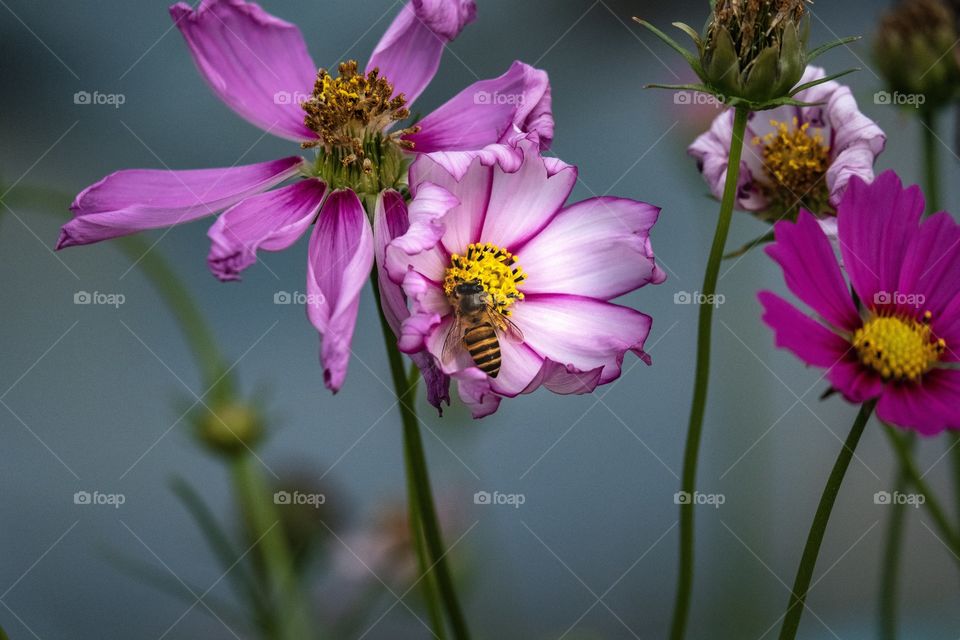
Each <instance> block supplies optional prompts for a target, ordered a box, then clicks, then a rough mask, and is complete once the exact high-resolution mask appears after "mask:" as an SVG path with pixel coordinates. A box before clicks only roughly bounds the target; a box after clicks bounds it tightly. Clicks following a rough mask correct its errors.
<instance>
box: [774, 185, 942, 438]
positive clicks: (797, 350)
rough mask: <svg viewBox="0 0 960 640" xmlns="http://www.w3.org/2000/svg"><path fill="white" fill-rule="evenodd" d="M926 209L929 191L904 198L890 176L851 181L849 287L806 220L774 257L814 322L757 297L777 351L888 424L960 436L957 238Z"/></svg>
mask: <svg viewBox="0 0 960 640" xmlns="http://www.w3.org/2000/svg"><path fill="white" fill-rule="evenodd" d="M923 209H924V200H923V195H922V194H921V192H920V189H919V188H918V187H916V186H912V187H909V188H907V189H904V188H903V186H902V185H901V183H900V179H899V178H898V177H897V175H896V174H895V173H894V172H893V171H887V172H885V173H883V174H881V175H880V176H879V177H878V178H877V179H876V181H875V182H874V183H873V184H869V185H868V184H867V183H866V182H864V181H863V180H861V179H860V178H858V177H854V178H853V179H852V180H851V181H850V184H849V186H848V188H847V192H846V193H845V194H844V197H843V199H842V200H841V202H840V206H839V208H838V216H837V223H838V227H839V229H838V233H839V238H838V240H839V245H840V253H841V257H842V259H843V263H844V265H845V271H846V273H847V275H848V276H849V279H850V283H849V285H848V284H847V282H846V281H845V280H844V277H843V272H842V271H841V269H840V267H839V265H838V263H837V259H836V257H835V255H834V251H833V249H832V248H831V244H830V242H829V241H828V239H827V236H826V235H825V234H824V232H823V231H822V230H821V229H820V227H819V226H818V225H817V223H816V221H815V219H814V217H813V216H812V215H811V214H810V213H809V212H807V211H802V212H801V213H800V216H799V218H798V220H797V221H796V222H795V223H794V222H788V221H782V222H778V223H777V224H776V225H775V227H774V230H775V233H776V242H775V244H772V245H770V246H769V247H768V248H767V253H768V254H769V255H770V257H772V258H773V259H774V260H776V261H777V263H779V264H780V266H781V267H782V268H783V272H784V277H785V278H786V282H787V286H788V287H789V288H790V290H791V291H792V292H793V294H794V295H796V296H797V297H798V298H799V299H800V300H802V301H803V302H804V303H806V304H807V305H809V306H810V307H811V308H812V309H813V311H814V312H815V314H816V315H815V316H814V317H810V316H808V315H806V314H805V313H803V312H801V311H800V310H798V309H796V308H795V307H794V306H793V305H791V304H789V303H788V302H786V301H784V300H783V299H782V298H780V297H779V296H777V295H775V294H773V293H770V292H768V291H765V292H761V293H760V295H759V297H760V301H761V303H762V304H763V306H764V308H765V310H766V313H765V314H764V316H763V319H764V321H765V322H766V323H767V325H769V326H770V327H771V328H772V329H773V330H774V333H775V334H776V343H777V346H779V347H783V348H786V349H789V350H790V351H792V352H793V353H794V354H795V355H796V356H797V357H799V358H800V359H801V360H803V361H804V362H806V363H807V364H809V365H813V366H817V367H825V368H827V369H828V371H827V374H826V376H827V379H828V380H829V381H830V383H831V384H832V386H833V387H834V388H835V389H836V390H838V391H840V392H841V393H842V394H843V395H844V397H846V398H847V400H849V401H851V402H856V403H862V402H866V401H868V400H873V399H878V400H879V402H878V404H877V415H878V416H879V417H880V419H881V420H885V421H887V422H890V423H893V424H896V425H899V426H901V427H906V428H910V429H915V430H917V431H919V432H920V433H922V434H925V435H931V434H936V433H939V432H940V431H943V430H944V429H947V428H960V416H958V414H957V406H960V370H958V369H957V368H956V363H957V362H958V361H960V356H958V355H957V352H956V351H954V348H955V346H956V345H958V344H960V227H958V225H957V224H956V223H955V222H954V221H953V219H952V218H951V217H950V215H949V214H948V213H945V212H941V213H937V214H935V215H933V216H930V217H929V218H927V219H925V220H923V222H921V216H922V215H923ZM851 286H852V287H853V291H854V292H855V294H856V298H854V297H853V295H852V294H851V292H850V287H851ZM856 300H859V301H860V308H858V304H857V302H856Z"/></svg>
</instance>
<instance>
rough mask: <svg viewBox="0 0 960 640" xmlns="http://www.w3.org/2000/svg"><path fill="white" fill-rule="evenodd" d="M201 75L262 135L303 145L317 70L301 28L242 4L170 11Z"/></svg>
mask: <svg viewBox="0 0 960 640" xmlns="http://www.w3.org/2000/svg"><path fill="white" fill-rule="evenodd" d="M170 15H171V16H172V17H173V20H174V23H175V24H176V26H177V28H179V29H180V33H182V34H183V37H184V39H185V40H186V41H187V46H188V47H189V48H190V53H191V55H192V56H193V61H194V62H195V63H196V65H197V69H198V70H199V71H200V75H201V76H203V78H204V80H206V81H207V83H208V84H209V85H210V88H211V89H213V92H214V93H216V94H217V96H218V97H219V98H220V99H221V100H223V101H224V102H225V103H226V104H227V105H228V106H229V107H230V108H231V109H233V110H234V111H236V112H237V113H238V114H240V116H242V117H243V118H245V119H246V120H248V121H250V122H252V123H253V124H255V125H257V126H258V127H260V128H261V129H263V130H264V131H267V132H269V133H272V134H274V135H277V136H280V137H282V138H287V139H289V140H296V141H304V140H313V139H316V137H317V135H316V134H315V133H314V132H313V131H311V130H310V129H308V128H307V127H306V126H305V125H304V124H303V115H304V114H303V109H301V107H300V103H301V102H303V101H304V100H307V99H309V97H310V95H311V93H312V89H313V82H314V79H315V77H316V74H317V68H316V66H314V64H313V60H312V59H311V58H310V54H309V53H308V52H307V45H306V43H304V41H303V36H302V35H301V34H300V29H298V28H297V26H296V25H293V24H290V23H289V22H285V21H283V20H281V19H279V18H276V17H274V16H272V15H270V14H269V13H267V12H266V11H264V10H263V9H261V8H260V7H259V6H258V5H256V4H254V3H250V2H244V0H203V2H201V4H200V6H199V7H198V8H197V9H191V7H190V5H188V4H186V3H185V2H178V3H177V4H175V5H173V6H172V7H170Z"/></svg>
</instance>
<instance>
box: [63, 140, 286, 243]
mask: <svg viewBox="0 0 960 640" xmlns="http://www.w3.org/2000/svg"><path fill="white" fill-rule="evenodd" d="M302 165H303V159H302V158H298V157H290V158H284V159H282V160H273V161H271V162H261V163H259V164H250V165H245V166H240V167H230V168H227V169H191V170H187V171H169V170H159V169H127V170H125V171H117V172H116V173H111V174H110V175H108V176H107V177H105V178H103V179H102V180H100V181H99V182H97V183H95V184H92V185H90V186H89V187H87V188H86V189H84V190H83V191H81V192H80V194H79V195H78V196H77V197H76V199H75V200H74V201H73V204H72V205H70V210H71V211H72V212H73V215H74V217H73V219H72V220H71V221H70V222H68V223H67V224H65V225H64V226H63V228H62V229H61V231H60V239H59V240H58V241H57V249H62V248H64V247H72V246H74V245H79V244H90V243H92V242H99V241H101V240H106V239H108V238H116V237H118V236H125V235H129V234H131V233H136V232H137V231H143V230H144V229H157V228H160V227H169V226H172V225H175V224H180V223H182V222H189V221H191V220H196V219H197V218H202V217H203V216H208V215H213V214H214V213H216V212H217V211H220V210H222V209H225V208H227V207H229V206H231V205H233V204H235V203H237V202H239V201H240V200H243V199H244V198H247V197H249V196H252V195H254V194H256V193H260V192H261V191H266V190H267V189H269V188H270V187H273V186H275V185H277V184H279V183H281V182H283V181H284V180H286V179H288V178H290V177H292V176H294V175H296V174H297V173H298V172H299V171H300V168H301V166H302Z"/></svg>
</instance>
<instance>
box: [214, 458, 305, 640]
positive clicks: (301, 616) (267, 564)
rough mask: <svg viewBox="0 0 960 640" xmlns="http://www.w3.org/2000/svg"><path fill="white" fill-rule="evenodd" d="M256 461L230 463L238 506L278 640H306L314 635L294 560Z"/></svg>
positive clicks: (250, 459)
mask: <svg viewBox="0 0 960 640" xmlns="http://www.w3.org/2000/svg"><path fill="white" fill-rule="evenodd" d="M256 464H257V461H256V459H255V458H254V457H253V456H252V455H250V454H249V453H246V452H244V453H242V454H239V455H238V456H236V457H235V458H234V459H233V460H232V461H231V468H230V470H231V472H232V475H233V485H234V488H235V490H236V492H237V502H238V503H239V504H240V505H241V508H242V509H243V513H244V516H245V517H246V519H247V521H248V523H249V526H250V527H251V529H252V531H253V534H254V536H255V538H254V539H255V540H258V543H257V550H258V552H259V553H260V555H261V558H262V559H263V566H264V569H265V570H266V574H267V581H268V583H269V591H270V596H271V598H272V602H273V606H274V610H275V614H276V615H275V616H274V617H273V618H274V624H275V629H274V631H275V633H276V638H277V639H278V640H305V639H307V638H311V637H313V635H314V633H315V631H314V628H313V626H312V625H311V624H310V620H309V618H308V616H307V607H306V602H305V601H304V600H303V595H302V593H301V592H300V588H299V584H298V582H297V578H296V573H295V572H294V567H293V556H292V554H291V552H290V547H289V545H288V543H287V539H286V538H285V537H284V530H283V526H282V525H281V523H280V517H279V515H278V514H277V512H276V508H275V505H274V503H273V500H272V497H271V495H270V490H269V489H268V488H267V485H266V483H265V482H264V479H263V475H262V474H261V473H260V470H259V469H258V468H257V467H256Z"/></svg>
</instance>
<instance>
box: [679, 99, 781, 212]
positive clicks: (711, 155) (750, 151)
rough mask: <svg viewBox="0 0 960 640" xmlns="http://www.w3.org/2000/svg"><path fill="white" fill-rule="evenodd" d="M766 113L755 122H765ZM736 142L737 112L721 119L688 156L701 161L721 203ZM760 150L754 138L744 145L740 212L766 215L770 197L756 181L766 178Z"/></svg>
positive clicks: (701, 167) (738, 188) (739, 189)
mask: <svg viewBox="0 0 960 640" xmlns="http://www.w3.org/2000/svg"><path fill="white" fill-rule="evenodd" d="M763 117H765V116H764V114H763V113H760V114H753V118H763ZM731 140H733V111H732V110H727V111H724V112H723V113H721V114H720V115H719V116H717V117H716V118H715V119H714V121H713V123H712V124H711V125H710V129H709V130H708V131H707V132H706V133H703V134H701V135H700V136H699V137H697V139H696V140H694V141H693V144H691V145H690V147H689V148H688V149H687V153H689V154H690V155H691V156H693V158H694V159H696V161H697V168H698V169H699V170H700V173H701V174H703V179H704V180H706V182H707V186H708V187H709V189H710V193H712V194H713V196H714V197H715V198H717V199H720V198H722V197H723V189H724V186H725V185H726V182H727V165H728V164H729V161H730V142H731ZM758 153H759V151H758V150H756V149H755V148H754V146H753V145H752V138H751V139H747V140H745V141H744V149H743V152H742V158H743V159H742V160H741V162H740V174H739V177H738V180H737V208H738V209H742V210H744V211H763V210H764V209H766V208H767V207H768V206H769V203H768V202H767V198H766V196H764V195H763V193H762V192H761V190H760V189H759V188H758V187H757V185H756V183H755V180H756V179H758V178H761V177H762V175H763V174H762V162H761V161H759V160H757V158H758V156H757V154H758Z"/></svg>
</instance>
